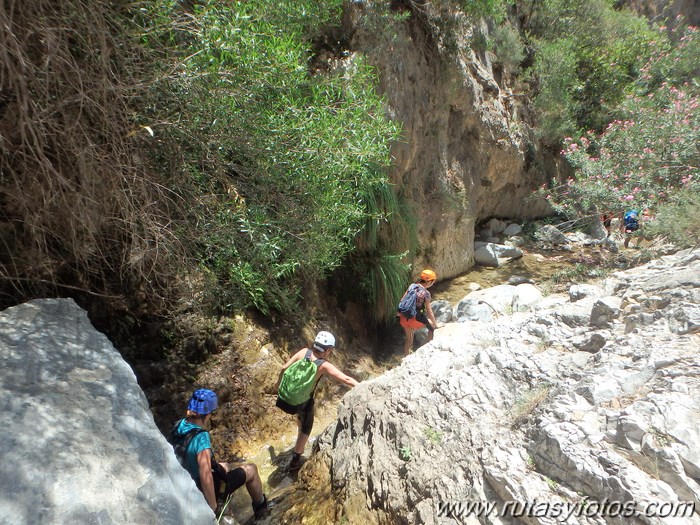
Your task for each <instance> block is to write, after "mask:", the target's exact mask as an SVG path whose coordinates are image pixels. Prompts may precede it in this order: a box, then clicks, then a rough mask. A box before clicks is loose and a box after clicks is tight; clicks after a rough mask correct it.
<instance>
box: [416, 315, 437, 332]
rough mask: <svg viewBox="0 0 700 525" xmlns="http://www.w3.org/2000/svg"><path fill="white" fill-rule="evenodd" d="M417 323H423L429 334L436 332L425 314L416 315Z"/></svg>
mask: <svg viewBox="0 0 700 525" xmlns="http://www.w3.org/2000/svg"><path fill="white" fill-rule="evenodd" d="M416 321H418V322H419V323H423V324H424V325H425V327H426V328H427V329H428V331H429V332H434V331H435V327H433V325H432V324H431V323H430V321H428V318H427V317H426V315H425V312H418V313H417V314H416Z"/></svg>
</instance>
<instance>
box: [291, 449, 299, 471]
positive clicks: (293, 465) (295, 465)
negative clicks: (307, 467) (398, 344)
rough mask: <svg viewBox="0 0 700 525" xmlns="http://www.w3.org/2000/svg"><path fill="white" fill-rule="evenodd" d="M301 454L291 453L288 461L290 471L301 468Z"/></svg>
mask: <svg viewBox="0 0 700 525" xmlns="http://www.w3.org/2000/svg"><path fill="white" fill-rule="evenodd" d="M301 464H302V463H301V454H297V453H296V452H295V453H294V454H293V455H292V460H291V461H290V462H289V470H290V471H291V472H294V471H295V470H299V469H300V468H301Z"/></svg>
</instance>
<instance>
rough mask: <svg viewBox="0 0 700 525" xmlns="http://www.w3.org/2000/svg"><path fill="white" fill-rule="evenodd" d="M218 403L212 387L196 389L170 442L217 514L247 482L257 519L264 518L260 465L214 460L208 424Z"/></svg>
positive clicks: (176, 425)
mask: <svg viewBox="0 0 700 525" xmlns="http://www.w3.org/2000/svg"><path fill="white" fill-rule="evenodd" d="M218 406H219V400H218V398H217V397H216V394H215V393H214V392H213V391H212V390H209V389H207V388H200V389H198V390H195V391H194V393H193V394H192V397H191V398H190V401H189V403H188V405H187V414H186V416H185V418H183V419H181V420H179V421H178V422H177V423H175V425H174V426H173V428H172V430H171V431H170V436H169V437H168V441H170V443H171V444H172V445H173V448H174V450H175V456H176V457H177V459H178V461H179V462H180V464H181V465H182V466H183V467H184V468H185V469H186V470H187V472H189V474H190V476H192V479H193V480H194V482H195V483H196V484H197V488H198V489H199V490H201V491H202V494H204V498H205V499H206V500H207V503H208V504H209V506H210V507H211V510H213V511H214V513H215V514H216V515H217V517H218V516H219V514H220V513H221V509H222V504H223V503H224V502H225V501H226V499H228V497H229V496H230V495H231V494H232V493H233V491H235V490H236V489H238V488H240V487H242V486H243V485H245V486H246V489H247V490H248V494H250V498H251V500H252V502H253V513H254V514H255V518H256V519H258V518H262V517H264V516H265V515H266V513H267V511H268V502H267V498H266V497H265V494H263V487H262V480H261V479H260V474H258V468H257V467H256V466H255V465H254V464H253V463H245V464H243V465H241V466H239V467H237V468H233V469H231V468H229V465H228V463H219V462H217V461H216V460H215V459H214V452H213V450H212V446H211V438H210V436H209V432H208V431H207V430H206V429H205V427H207V426H208V424H209V422H210V421H211V416H212V413H213V412H214V410H216V409H217V407H218Z"/></svg>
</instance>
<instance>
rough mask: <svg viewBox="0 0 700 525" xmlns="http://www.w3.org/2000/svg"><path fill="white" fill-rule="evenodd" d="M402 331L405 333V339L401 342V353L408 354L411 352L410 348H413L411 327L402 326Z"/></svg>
mask: <svg viewBox="0 0 700 525" xmlns="http://www.w3.org/2000/svg"><path fill="white" fill-rule="evenodd" d="M403 331H404V333H405V334H406V339H405V340H404V343H403V354H404V355H408V354H410V353H411V349H412V348H413V328H409V327H408V326H404V327H403Z"/></svg>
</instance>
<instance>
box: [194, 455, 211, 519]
mask: <svg viewBox="0 0 700 525" xmlns="http://www.w3.org/2000/svg"><path fill="white" fill-rule="evenodd" d="M197 465H199V481H200V483H201V484H202V493H203V494H204V498H205V499H206V500H207V503H208V504H209V506H210V507H211V510H213V511H214V512H216V493H215V492H214V477H213V476H212V474H211V449H210V448H205V449H204V450H202V451H201V452H200V453H199V454H197Z"/></svg>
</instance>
